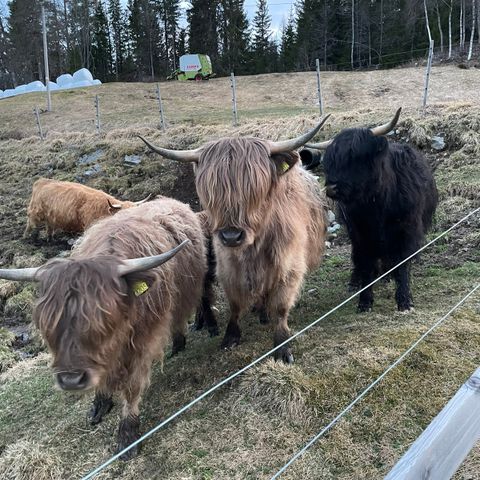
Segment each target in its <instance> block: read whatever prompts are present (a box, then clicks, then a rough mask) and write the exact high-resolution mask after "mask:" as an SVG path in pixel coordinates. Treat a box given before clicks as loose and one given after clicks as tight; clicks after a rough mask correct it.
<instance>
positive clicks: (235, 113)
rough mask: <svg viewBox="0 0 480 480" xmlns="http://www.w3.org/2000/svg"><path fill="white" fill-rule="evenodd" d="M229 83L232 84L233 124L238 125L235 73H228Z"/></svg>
mask: <svg viewBox="0 0 480 480" xmlns="http://www.w3.org/2000/svg"><path fill="white" fill-rule="evenodd" d="M230 83H231V85H232V111H233V126H234V127H236V126H237V125H238V116H237V90H236V85H235V74H234V73H233V72H232V73H231V74H230Z"/></svg>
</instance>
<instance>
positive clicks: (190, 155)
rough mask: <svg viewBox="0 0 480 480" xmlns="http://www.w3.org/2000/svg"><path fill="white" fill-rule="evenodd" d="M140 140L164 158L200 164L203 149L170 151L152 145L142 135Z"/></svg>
mask: <svg viewBox="0 0 480 480" xmlns="http://www.w3.org/2000/svg"><path fill="white" fill-rule="evenodd" d="M137 136H138V138H140V140H143V142H144V143H145V144H146V145H147V147H148V148H150V150H153V151H154V152H156V153H159V154H160V155H161V156H162V157H165V158H169V159H170V160H177V161H178V162H187V163H188V162H198V159H199V158H200V152H201V150H202V149H201V148H196V149H194V150H169V149H168V148H162V147H157V146H155V145H153V144H152V143H150V142H149V141H148V140H147V139H145V138H143V137H142V136H141V135H137Z"/></svg>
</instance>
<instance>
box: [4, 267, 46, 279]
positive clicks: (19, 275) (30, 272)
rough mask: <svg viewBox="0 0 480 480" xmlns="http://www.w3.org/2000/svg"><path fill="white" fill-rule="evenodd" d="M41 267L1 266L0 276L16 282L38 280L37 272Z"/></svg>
mask: <svg viewBox="0 0 480 480" xmlns="http://www.w3.org/2000/svg"><path fill="white" fill-rule="evenodd" d="M40 268H41V267H37V268H1V269H0V278H3V279H5V280H14V281H16V282H36V281H38V280H40V278H38V277H37V272H38V270H39V269H40Z"/></svg>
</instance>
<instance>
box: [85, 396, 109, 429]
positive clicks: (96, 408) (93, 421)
mask: <svg viewBox="0 0 480 480" xmlns="http://www.w3.org/2000/svg"><path fill="white" fill-rule="evenodd" d="M112 408H113V400H112V399H111V397H102V398H100V399H99V398H95V400H94V401H93V405H92V408H91V409H90V411H89V412H88V421H89V422H90V425H98V424H99V423H100V422H101V421H102V420H103V417H104V416H105V415H107V413H109V412H110V410H111V409H112Z"/></svg>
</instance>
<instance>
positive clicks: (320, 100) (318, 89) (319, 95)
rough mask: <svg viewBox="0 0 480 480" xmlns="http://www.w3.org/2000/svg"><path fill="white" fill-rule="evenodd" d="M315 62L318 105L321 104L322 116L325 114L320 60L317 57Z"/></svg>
mask: <svg viewBox="0 0 480 480" xmlns="http://www.w3.org/2000/svg"><path fill="white" fill-rule="evenodd" d="M315 62H316V64H317V92H318V105H319V106H320V116H322V115H323V98H322V83H321V81H320V60H319V59H318V58H317V60H316V61H315Z"/></svg>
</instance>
